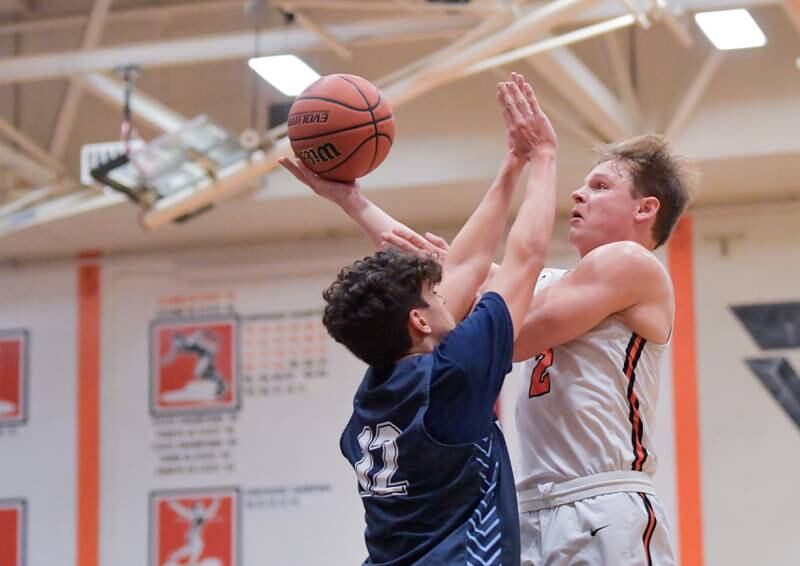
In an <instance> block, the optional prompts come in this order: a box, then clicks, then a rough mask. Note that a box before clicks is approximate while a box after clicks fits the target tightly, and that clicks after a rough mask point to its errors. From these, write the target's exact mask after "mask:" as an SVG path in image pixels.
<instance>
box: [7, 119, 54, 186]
mask: <svg viewBox="0 0 800 566" xmlns="http://www.w3.org/2000/svg"><path fill="white" fill-rule="evenodd" d="M0 133H2V134H3V135H4V136H6V137H7V138H8V140H9V141H11V142H13V143H15V144H17V145H18V146H19V147H20V148H22V149H23V150H25V151H26V152H28V154H30V155H31V156H32V157H34V158H35V159H37V160H39V162H41V163H42V164H44V165H46V166H47V167H49V168H50V169H52V170H53V171H55V172H56V173H62V172H63V171H64V165H63V163H61V162H60V161H59V160H58V159H56V158H55V157H53V156H52V155H51V154H50V153H48V152H47V150H46V149H44V148H43V147H41V146H40V145H39V144H38V143H36V142H35V141H34V140H33V139H31V138H30V137H28V135H27V134H25V133H23V132H21V131H20V130H18V129H17V128H15V127H14V126H13V125H12V124H11V123H10V122H9V121H8V120H6V119H5V118H3V117H0Z"/></svg>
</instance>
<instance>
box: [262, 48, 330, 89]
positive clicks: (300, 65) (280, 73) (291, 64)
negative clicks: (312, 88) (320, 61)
mask: <svg viewBox="0 0 800 566" xmlns="http://www.w3.org/2000/svg"><path fill="white" fill-rule="evenodd" d="M247 64H248V65H250V68H251V69H253V70H254V71H255V72H256V73H258V74H259V75H261V78H262V79H264V80H265V81H267V82H268V83H269V84H271V85H272V86H274V87H275V88H277V89H278V90H279V91H281V92H282V93H283V94H285V95H286V96H297V95H298V94H300V93H301V92H303V90H304V89H305V88H306V87H307V86H308V85H310V84H311V83H313V82H314V81H315V80H317V79H318V78H319V73H317V72H316V71H315V70H314V69H312V68H311V67H309V66H308V65H306V64H305V62H303V60H302V59H300V58H298V57H295V56H294V55H274V56H272V57H253V58H252V59H250V60H249V61H248V62H247Z"/></svg>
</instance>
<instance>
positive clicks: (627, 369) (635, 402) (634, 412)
mask: <svg viewBox="0 0 800 566" xmlns="http://www.w3.org/2000/svg"><path fill="white" fill-rule="evenodd" d="M646 343H647V340H645V339H644V338H642V337H641V336H639V335H638V334H636V333H634V334H633V335H631V339H630V341H629V342H628V347H627V352H626V356H625V363H624V365H623V368H622V372H623V374H625V376H626V377H627V378H628V404H629V406H630V414H629V420H630V422H631V444H632V445H633V455H634V459H633V465H632V466H631V469H633V470H635V471H641V470H642V468H643V467H644V462H645V460H647V449H645V447H644V445H643V444H642V435H643V434H644V423H643V422H642V419H641V415H640V414H639V399H638V397H637V396H636V391H635V390H634V384H635V381H636V366H637V365H638V364H639V358H640V357H641V355H642V351H643V350H644V345H645V344H646Z"/></svg>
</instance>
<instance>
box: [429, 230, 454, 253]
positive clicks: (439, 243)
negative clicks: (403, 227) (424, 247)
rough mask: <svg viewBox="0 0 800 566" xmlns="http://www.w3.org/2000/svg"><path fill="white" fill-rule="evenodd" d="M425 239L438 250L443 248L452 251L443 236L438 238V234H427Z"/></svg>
mask: <svg viewBox="0 0 800 566" xmlns="http://www.w3.org/2000/svg"><path fill="white" fill-rule="evenodd" d="M425 239H426V240H428V241H429V242H430V243H431V244H433V245H434V246H436V247H437V248H441V249H443V250H449V249H450V244H448V243H447V240H445V239H444V238H442V237H441V236H437V235H436V234H432V233H431V232H425Z"/></svg>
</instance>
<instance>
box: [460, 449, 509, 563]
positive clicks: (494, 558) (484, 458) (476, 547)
mask: <svg viewBox="0 0 800 566" xmlns="http://www.w3.org/2000/svg"><path fill="white" fill-rule="evenodd" d="M475 447H476V448H477V449H478V450H477V452H476V456H475V459H476V460H477V461H478V464H480V466H481V467H482V468H483V470H482V471H481V472H480V475H481V478H483V481H482V482H481V501H480V503H479V504H478V507H477V508H476V509H475V511H474V512H473V513H472V517H470V519H469V530H467V539H468V540H467V565H468V566H479V565H480V566H497V565H499V564H500V553H501V545H500V532H501V529H500V528H499V525H500V518H499V517H498V516H497V479H498V478H499V477H500V463H499V462H496V461H494V459H493V458H492V457H491V454H492V438H491V437H487V438H484V439H483V440H481V441H480V442H476V443H475Z"/></svg>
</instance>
